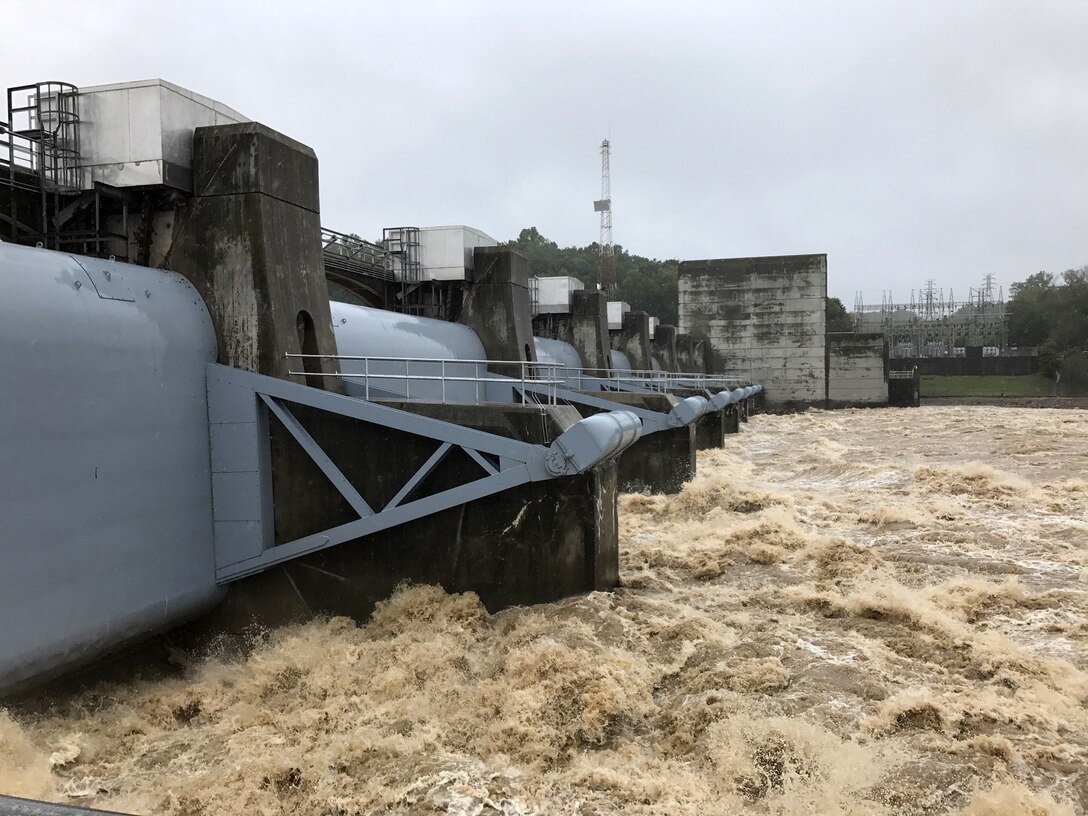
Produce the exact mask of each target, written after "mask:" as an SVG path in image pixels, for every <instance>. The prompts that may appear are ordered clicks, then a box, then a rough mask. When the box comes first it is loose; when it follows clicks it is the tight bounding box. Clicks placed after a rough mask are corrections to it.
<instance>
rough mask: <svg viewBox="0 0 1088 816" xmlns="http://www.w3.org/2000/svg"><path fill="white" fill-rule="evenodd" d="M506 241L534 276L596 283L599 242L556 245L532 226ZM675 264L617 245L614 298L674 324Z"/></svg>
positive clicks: (588, 285)
mask: <svg viewBox="0 0 1088 816" xmlns="http://www.w3.org/2000/svg"><path fill="white" fill-rule="evenodd" d="M509 244H510V246H512V247H514V248H515V249H517V250H518V251H519V252H521V253H522V254H523V255H525V257H526V258H528V259H529V264H530V265H531V267H532V270H533V274H534V275H538V276H540V277H542V278H548V277H554V276H557V275H569V276H570V277H574V278H578V280H580V281H581V282H582V283H584V284H585V285H586V287H587V288H593V287H596V286H597V281H598V270H597V258H598V255H599V245H598V244H597V243H596V242H594V243H592V244H589V245H588V246H584V247H573V246H572V247H560V246H559V245H558V244H556V243H555V241H551V240H549V239H548V238H546V237H544V236H543V235H541V233H540V230H538V229H537V228H536V227H526V228H525V229H523V230H522V231H521V232H520V233H519V234H518V237H517V238H516V239H515V240H513V241H510V242H509ZM679 267H680V263H679V261H676V260H668V261H659V260H657V259H654V258H643V257H642V256H640V255H632V254H631V253H629V252H628V251H627V250H626V249H624V248H623V247H622V246H617V247H616V281H617V284H618V291H617V292H616V297H617V298H618V299H620V300H623V301H626V302H627V303H630V304H631V308H632V309H636V310H638V311H643V312H648V313H649V314H651V315H654V316H655V317H657V318H659V319H660V320H661V322H662V323H669V324H672V325H675V324H676V322H677V290H676V277H677V272H678V270H679Z"/></svg>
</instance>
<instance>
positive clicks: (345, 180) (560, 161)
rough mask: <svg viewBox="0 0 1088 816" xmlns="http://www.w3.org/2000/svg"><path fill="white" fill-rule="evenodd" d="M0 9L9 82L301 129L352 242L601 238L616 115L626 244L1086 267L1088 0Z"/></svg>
mask: <svg viewBox="0 0 1088 816" xmlns="http://www.w3.org/2000/svg"><path fill="white" fill-rule="evenodd" d="M3 7H4V12H3V19H4V21H5V23H7V24H9V25H12V26H15V25H18V26H19V28H20V29H21V30H22V31H24V32H25V33H26V36H15V37H11V38H5V44H4V48H3V49H0V85H2V86H3V87H7V86H10V85H16V84H22V83H27V82H34V81H40V80H46V79H57V80H64V81H68V82H72V83H74V84H76V85H93V84H99V83H105V82H119V81H125V80H133V79H146V78H149V77H161V78H163V79H166V80H169V81H171V82H174V83H177V84H179V85H182V86H185V87H187V88H190V89H191V90H193V91H196V92H198V93H202V94H205V95H207V96H211V97H213V98H215V99H218V100H219V101H221V102H223V103H225V104H227V105H230V106H232V107H234V108H236V109H238V110H240V111H241V112H243V113H244V114H246V115H247V116H250V117H252V118H254V119H257V120H260V121H262V122H264V123H265V124H267V125H269V126H271V127H274V128H276V129H278V130H281V131H283V132H284V133H286V134H288V135H290V136H292V137H294V138H296V139H299V140H300V141H303V142H306V143H307V144H309V145H311V146H312V147H313V148H314V149H315V150H316V151H317V154H318V157H319V158H320V160H321V185H322V190H321V199H322V211H323V215H322V220H323V222H324V224H325V226H328V227H332V228H333V229H339V230H342V231H345V232H357V233H359V234H361V235H363V236H364V237H368V238H374V237H378V236H380V235H381V229H382V227H383V226H393V225H402V224H411V225H420V226H425V225H428V224H447V223H465V224H470V225H472V226H475V227H478V228H480V229H483V230H484V231H485V232H488V233H489V234H491V235H492V236H494V237H495V238H498V239H500V240H502V239H507V238H512V237H516V235H517V233H518V231H519V230H520V229H521V228H522V227H525V226H536V227H538V228H539V229H540V231H541V232H542V233H544V234H545V235H546V236H548V237H549V238H551V239H553V240H555V241H557V242H558V243H559V244H561V245H564V246H566V245H570V244H577V245H583V244H586V243H590V242H592V241H595V240H596V239H597V237H598V234H599V223H598V219H597V216H596V215H595V214H594V213H593V208H592V201H593V199H595V198H597V197H598V195H599V186H600V155H599V145H600V141H601V139H602V138H604V137H605V136H606V135H608V133H609V130H611V137H612V142H613V157H612V194H613V201H614V211H615V238H616V241H617V242H618V243H621V244H623V245H624V246H625V247H627V248H628V249H629V250H630V251H632V252H635V253H637V254H640V255H647V256H651V257H658V258H670V257H675V258H680V259H685V258H687V259H696V258H708V257H709V258H714V257H733V256H744V255H771V254H788V253H797V252H826V253H827V254H828V273H829V291H830V294H832V295H835V296H838V297H840V298H842V300H843V301H844V302H845V303H846V305H847V307H848V308H851V307H852V306H853V301H854V293H855V291H856V290H859V289H861V290H863V291H864V292H865V294H866V299H867V300H868V301H873V300H875V301H876V302H878V303H879V301H880V297H881V291H882V290H884V289H892V290H893V291H894V293H895V294H896V296H897V299H898V300H905V299H907V297H908V296H909V291H910V289H911V288H918V287H920V286H921V285H922V283H923V282H924V280H925V279H926V278H934V279H936V280H937V282H938V285H940V286H944V287H951V288H952V289H953V290H954V292H955V295H956V297H957V298H959V299H962V298H964V297H965V296H966V295H967V289H968V287H969V286H974V285H977V284H978V283H979V282H980V281H981V279H982V276H983V275H984V274H985V273H987V272H992V273H994V274H995V275H996V276H997V279H998V282H999V283H1002V284H1004V285H1005V286H1006V288H1007V287H1008V285H1009V284H1010V283H1012V282H1013V281H1015V280H1020V279H1023V278H1024V277H1026V276H1027V275H1029V274H1031V273H1033V272H1036V271H1038V270H1040V269H1046V270H1048V271H1052V272H1059V271H1062V270H1064V269H1066V268H1069V267H1079V266H1082V265H1084V264H1088V218H1086V214H1085V213H1086V210H1088V206H1086V205H1088V186H1086V182H1088V2H1085V0H1069V1H1068V2H1057V1H1056V2H1043V1H1042V0H1032V1H1031V2H1029V1H1028V0H1024V2H1009V1H1008V0H984V1H983V0H977V1H975V2H968V1H967V0H940V2H933V1H930V2H926V1H925V0H904V1H903V2H892V1H891V0H881V1H880V2H862V0H856V1H855V2H832V1H830V0H829V1H828V2H806V3H800V2H774V1H773V0H772V1H771V2H730V3H724V2H722V3H680V2H677V3H635V2H570V3H567V2H543V1H542V0H541V1H540V2H536V3H532V4H529V3H520V2H494V3H492V2H471V3H469V2H445V3H437V2H435V3H415V2H397V3H391V2H384V3H347V2H345V3H321V2H316V3H306V4H301V3H299V4H288V3H277V2H271V0H269V2H261V3H256V2H253V3H248V2H247V3H242V2H232V0H220V1H219V2H216V3H210V2H203V0H199V1H195V2H194V1H190V2H184V3H163V2H154V0H152V2H148V0H142V2H138V3H137V2H128V0H120V2H112V3H109V4H105V3H102V4H100V3H93V2H86V0H80V1H79V2H66V0H54V2H52V3H50V4H47V5H45V6H43V5H42V4H41V3H40V2H39V0H3ZM105 7H108V8H109V11H108V12H105V11H102V10H100V9H102V8H105ZM35 32H40V33H35Z"/></svg>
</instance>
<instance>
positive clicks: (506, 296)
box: [457, 246, 536, 375]
mask: <svg viewBox="0 0 1088 816" xmlns="http://www.w3.org/2000/svg"><path fill="white" fill-rule="evenodd" d="M473 265H474V266H475V278H476V280H475V283H473V284H472V285H471V286H469V287H468V289H467V290H466V291H465V297H464V301H463V303H462V305H461V314H460V316H459V317H458V320H457V322H458V323H463V324H464V325H466V326H468V327H470V328H471V329H473V330H474V331H475V332H476V334H477V335H479V337H480V342H482V343H483V344H484V350H485V351H486V352H487V359H489V360H526V361H529V362H536V348H535V346H534V345H533V321H532V311H531V308H530V305H529V261H528V259H527V258H526V257H525V256H524V255H522V254H521V253H520V252H516V251H515V250H513V249H510V247H497V246H495V247H476V249H474V250H473ZM501 373H512V374H514V375H516V374H517V372H516V371H514V372H501Z"/></svg>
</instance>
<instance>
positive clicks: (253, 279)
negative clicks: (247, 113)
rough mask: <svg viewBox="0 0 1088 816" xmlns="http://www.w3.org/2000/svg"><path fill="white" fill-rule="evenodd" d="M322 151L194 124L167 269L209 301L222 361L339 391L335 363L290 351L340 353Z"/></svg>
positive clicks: (248, 129)
mask: <svg viewBox="0 0 1088 816" xmlns="http://www.w3.org/2000/svg"><path fill="white" fill-rule="evenodd" d="M317 175H318V171H317V156H316V155H315V154H314V152H313V151H312V150H311V149H310V148H308V147H306V145H303V144H300V143H298V142H296V141H294V140H293V139H289V138H288V137H286V136H284V135H283V134H281V133H277V132H275V131H274V130H271V129H269V128H267V127H265V126H264V125H260V124H257V123H255V122H248V123H244V124H236V125H219V126H215V127H202V128H197V129H196V133H195V136H194V138H193V181H194V189H196V190H198V191H199V194H198V195H195V196H193V197H192V198H191V199H189V200H188V201H187V202H186V203H185V204H184V205H182V207H181V209H180V211H179V213H178V217H177V218H176V223H175V226H174V235H173V240H172V242H171V246H170V249H169V251H168V252H167V253H166V257H165V258H164V260H163V262H162V266H164V267H166V268H168V269H171V270H173V271H175V272H180V273H181V274H182V275H184V276H185V277H186V278H188V279H189V280H190V281H192V283H193V285H195V286H196V288H197V291H199V292H200V295H201V297H203V298H204V302H205V303H206V304H207V306H208V310H209V312H210V313H211V316H212V322H213V324H214V325H215V334H216V339H217V341H218V345H219V362H221V363H223V364H224V365H229V366H234V367H236V368H243V369H246V370H247V371H254V372H257V373H259V374H267V375H270V376H273V377H279V378H281V379H294V380H297V381H304V380H305V381H307V384H309V385H313V386H315V387H323V388H327V389H331V390H339V380H337V379H336V378H335V377H321V376H311V377H307V378H300V377H290V376H289V375H288V373H287V372H288V371H289V370H291V369H292V368H294V370H298V371H301V370H303V369H305V370H307V371H313V372H314V373H315V374H317V373H321V372H324V373H333V372H336V370H337V369H336V365H335V363H334V362H333V361H318V360H310V361H305V362H304V361H302V360H297V359H296V360H294V361H291V360H289V359H288V358H287V357H286V356H285V354H286V353H288V352H290V353H294V354H298V353H304V354H335V353H336V341H335V340H334V339H333V334H332V317H331V316H330V313H329V294H328V288H327V286H326V284H325V267H324V261H323V259H322V254H321V239H320V236H321V218H320V208H319V205H318V186H317Z"/></svg>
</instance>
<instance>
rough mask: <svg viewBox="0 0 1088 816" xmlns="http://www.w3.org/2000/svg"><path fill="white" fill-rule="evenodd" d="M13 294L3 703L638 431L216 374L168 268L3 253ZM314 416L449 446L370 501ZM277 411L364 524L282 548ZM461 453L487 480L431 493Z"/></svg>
mask: <svg viewBox="0 0 1088 816" xmlns="http://www.w3.org/2000/svg"><path fill="white" fill-rule="evenodd" d="M0 290H2V291H3V300H2V301H0V340H2V341H3V345H4V348H5V349H8V350H9V353H6V354H4V355H3V356H0V381H2V382H3V383H4V391H3V398H2V399H0V451H2V454H3V457H4V461H3V465H4V466H3V467H2V468H0V518H2V519H3V528H2V529H0V536H2V537H0V619H2V620H4V621H5V626H3V627H0V692H2V691H4V690H10V689H12V688H14V687H16V686H19V685H21V684H23V683H25V682H27V681H31V680H33V679H36V678H40V677H43V676H46V675H49V674H55V673H57V672H58V671H61V670H63V669H65V668H68V667H71V666H73V665H76V664H79V663H82V662H86V661H87V660H89V659H90V658H93V657H94V656H95V655H97V654H100V653H102V652H104V651H107V650H109V649H111V648H116V647H118V646H119V645H121V644H123V643H125V642H126V641H129V640H132V639H135V638H141V637H145V636H147V635H148V634H149V633H153V632H155V631H160V630H163V629H166V628H168V627H171V626H173V625H176V624H177V623H179V622H181V621H184V620H186V619H189V618H193V617H195V616H197V615H199V614H200V613H202V612H204V611H206V610H208V609H209V608H211V607H212V606H213V605H215V604H216V602H217V601H219V600H220V599H221V598H222V597H223V589H222V586H221V585H222V584H224V583H225V582H227V581H231V580H235V579H238V578H241V577H244V576H246V575H249V574H252V573H255V572H258V571H261V570H265V569H268V568H269V567H271V566H274V565H276V564H279V563H282V562H284V561H285V560H288V559H293V558H297V557H300V556H304V555H307V554H310V553H313V552H315V551H318V550H321V549H323V548H327V547H331V546H333V545H335V544H339V543H343V542H347V541H351V540H354V539H358V538H360V537H363V536H366V535H368V534H370V533H373V532H376V531H379V530H383V529H388V528H389V527H392V526H394V525H397V524H401V523H404V522H408V521H411V520H414V519H419V518H421V517H423V516H428V515H430V514H434V513H438V512H440V511H443V510H445V509H448V508H451V507H453V506H456V505H459V504H463V503H465V502H471V501H473V500H476V499H479V498H482V497H484V496H488V495H491V494H494V493H497V492H501V491H504V490H506V489H508V488H510V487H514V486H517V485H522V484H527V483H529V482H534V481H542V480H549V479H552V478H555V477H556V476H564V475H571V474H578V473H583V472H585V471H587V470H588V469H590V468H593V467H594V466H596V465H598V464H600V463H601V462H604V461H607V460H609V459H611V458H614V457H616V456H617V455H619V453H620V452H622V451H623V450H624V449H625V448H626V447H628V446H630V445H631V444H632V443H633V442H634V441H635V440H636V439H637V438H638V435H639V432H640V425H639V421H638V419H637V418H636V417H635V416H633V415H631V414H625V413H622V412H620V413H613V414H609V415H605V416H601V417H593V418H591V420H582V421H580V422H576V423H574V424H573V425H571V426H569V427H567V428H566V430H565V431H563V432H562V433H560V434H558V435H557V437H556V438H554V439H552V440H551V441H550V444H548V445H538V444H530V443H527V442H522V441H519V440H517V439H511V438H508V437H506V436H501V435H496V434H493V433H488V432H486V431H479V430H474V429H472V428H466V427H462V426H461V425H457V424H453V423H449V422H444V421H441V420H439V419H435V418H433V417H430V416H426V415H423V414H419V413H414V412H408V411H402V410H397V409H395V408H391V407H388V406H380V405H376V404H373V403H370V402H367V401H364V400H359V399H356V398H352V397H345V396H341V395H339V394H336V393H332V392H329V391H325V390H322V389H317V388H312V387H309V386H305V385H302V384H299V383H294V382H290V381H287V380H283V379H279V378H275V377H269V376H265V375H261V374H256V373H253V372H247V371H242V370H240V369H236V368H232V367H228V366H223V365H220V364H217V363H215V362H214V361H215V357H216V345H215V338H214V334H213V331H212V326H211V320H210V318H209V315H208V312H207V310H206V308H205V306H204V303H203V301H202V300H201V298H200V296H199V295H198V294H197V293H196V291H195V290H194V288H193V287H192V286H191V285H190V284H189V283H188V282H187V281H185V280H184V279H183V278H181V277H180V276H178V275H175V274H173V273H170V272H162V271H157V270H151V269H145V268H141V267H137V266H132V265H128V264H121V263H117V262H113V261H103V260H96V259H90V258H81V257H75V256H71V255H65V254H62V253H56V252H51V251H48V250H42V249H31V248H26V247H19V246H14V245H9V244H4V245H0ZM300 407H301V408H307V409H313V410H317V411H320V412H323V413H325V414H328V415H332V416H339V417H341V418H345V419H347V420H350V421H357V422H362V423H366V424H368V425H371V426H381V427H383V428H388V429H392V430H395V431H397V432H400V433H402V434H409V435H412V436H415V437H422V438H425V439H427V440H431V442H432V443H433V453H432V454H431V456H430V457H429V458H427V460H426V461H425V462H424V463H423V464H422V465H421V466H420V467H418V468H416V469H415V470H414V471H411V472H407V473H406V475H405V479H404V481H403V484H402V485H401V487H400V489H399V490H398V491H397V492H396V494H395V495H394V496H393V497H392V498H391V499H390V500H388V501H385V502H383V503H382V504H381V505H380V506H378V505H373V504H370V503H368V502H367V501H366V500H365V499H364V498H363V495H362V493H363V491H362V488H361V486H360V485H359V484H357V483H353V481H352V480H351V479H349V478H348V477H346V476H345V475H344V473H343V472H342V471H341V470H340V468H339V467H338V466H337V464H336V463H335V462H334V458H333V457H334V456H336V455H337V452H336V451H329V450H326V449H324V448H323V447H322V446H321V445H320V444H318V443H317V442H316V441H315V440H314V439H313V437H312V436H311V435H310V434H309V432H308V431H307V430H306V427H305V426H304V424H303V423H302V422H300V421H299V420H298V418H297V417H296V412H298V411H299V409H300ZM272 417H275V422H276V423H279V425H280V427H281V428H283V429H285V430H286V432H287V433H288V434H290V436H291V437H293V439H294V440H295V442H296V443H297V444H298V445H299V446H301V448H302V450H303V451H304V452H305V455H306V456H307V457H308V459H309V461H310V462H311V463H312V465H314V466H316V468H318V469H319V470H320V471H321V472H322V473H323V474H324V476H325V477H326V478H327V479H328V481H329V482H330V483H331V484H332V486H333V487H334V488H335V490H336V491H338V493H339V495H340V496H341V497H342V498H343V499H344V500H345V501H347V503H348V504H349V505H350V506H351V507H352V508H353V509H354V511H355V514H356V519H355V520H354V521H349V522H346V523H344V524H341V525H337V526H336V527H334V528H331V529H327V530H319V531H318V532H316V533H314V534H312V535H306V536H302V537H299V538H294V539H291V540H288V541H280V540H278V539H277V537H276V535H275V530H274V524H273V521H272V518H273V495H272V481H273V474H272V463H273V460H274V459H275V456H276V454H275V452H274V451H273V450H272V445H271V441H270V433H269V430H270V425H272V424H273V420H272ZM455 449H456V450H458V451H460V452H462V453H463V454H465V455H466V456H467V457H469V459H470V460H471V461H474V462H475V467H476V470H475V471H474V472H473V471H465V469H463V468H462V469H461V470H458V471H456V472H457V473H459V474H464V473H466V472H468V473H470V476H468V477H463V478H461V479H460V482H459V483H453V484H451V483H450V482H449V479H448V478H447V481H446V482H445V483H444V484H443V485H442V486H441V489H438V490H432V491H427V492H426V495H416V492H417V489H418V488H419V487H420V486H421V485H422V483H423V482H424V480H425V479H426V477H427V476H428V475H429V474H430V473H431V472H432V471H433V470H434V469H435V468H436V467H437V466H438V464H439V463H440V462H441V461H442V460H443V459H444V458H445V457H446V456H447V455H448V454H449V453H450V452H451V451H453V450H455ZM390 453H392V451H390ZM280 461H281V464H282V463H283V462H285V461H288V460H285V459H281V460H280ZM278 499H279V500H280V501H281V502H286V503H290V502H291V501H292V500H293V497H292V496H291V495H290V494H288V495H285V496H280V497H278Z"/></svg>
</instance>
